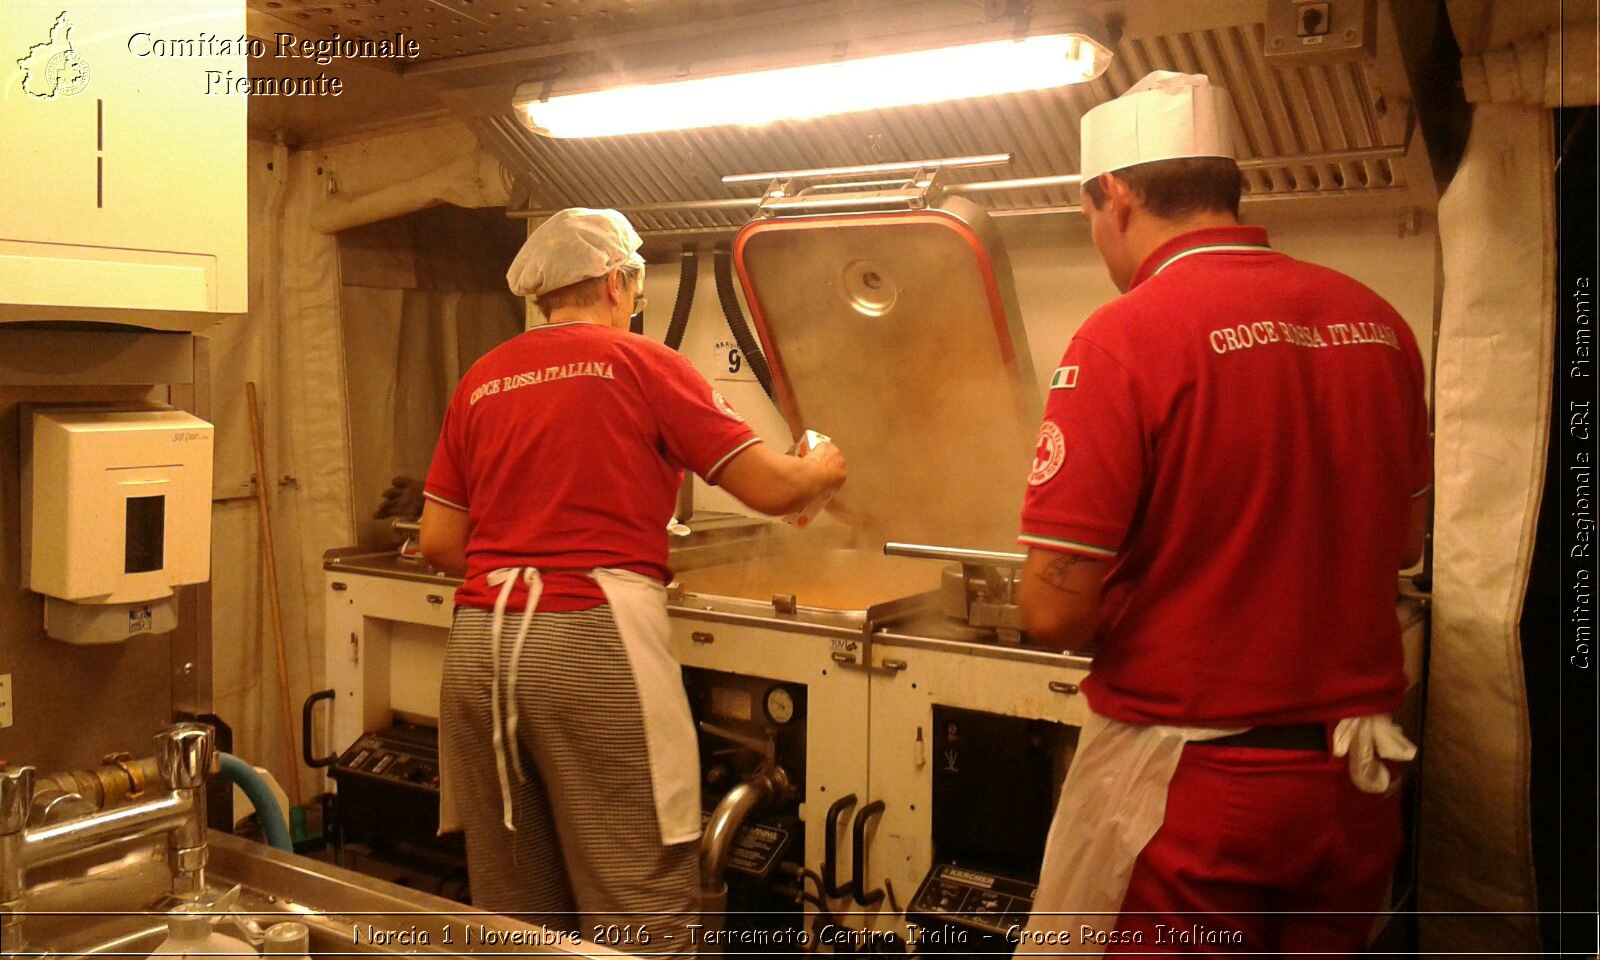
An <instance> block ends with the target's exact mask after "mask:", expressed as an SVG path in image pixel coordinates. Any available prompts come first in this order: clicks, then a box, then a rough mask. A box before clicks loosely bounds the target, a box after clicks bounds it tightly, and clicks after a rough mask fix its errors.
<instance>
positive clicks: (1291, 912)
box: [1107, 743, 1401, 957]
mask: <svg viewBox="0 0 1600 960" xmlns="http://www.w3.org/2000/svg"><path fill="white" fill-rule="evenodd" d="M1400 841H1401V826H1400V798H1399V795H1398V794H1396V795H1394V796H1388V797H1385V796H1381V795H1376V794H1369V793H1362V792H1361V791H1360V790H1357V789H1356V787H1355V784H1353V783H1351V782H1350V775H1349V772H1348V770H1347V766H1346V761H1345V760H1344V759H1342V758H1336V757H1332V756H1330V755H1328V754H1325V753H1313V752H1310V751H1301V750H1271V749H1263V748H1258V747H1207V746H1204V745H1202V744H1193V743H1191V744H1189V745H1188V746H1187V747H1185V748H1184V752H1183V759H1182V760H1181V761H1180V762H1179V764H1178V769H1177V772H1176V773H1175V774H1174V775H1173V778H1172V784H1171V787H1170V788H1169V790H1168V793H1167V810H1166V818H1165V819H1164V820H1163V822H1162V826H1161V829H1160V830H1158V831H1157V832H1156V835H1155V836H1154V837H1152V838H1151V840H1150V843H1149V844H1148V845H1147V846H1146V847H1145V849H1144V851H1143V852H1142V853H1141V854H1140V855H1139V859H1138V860H1137V861H1136V862H1135V863H1134V868H1133V876H1132V878H1131V880H1130V882H1129V884H1128V893H1127V896H1126V897H1125V898H1124V900H1123V902H1122V913H1121V915H1120V916H1119V917H1118V919H1117V934H1116V941H1117V942H1116V943H1114V944H1113V945H1112V946H1110V947H1108V949H1107V952H1108V953H1140V952H1142V953H1146V954H1151V953H1181V954H1205V955H1212V956H1234V955H1238V956H1243V955H1251V954H1253V955H1255V956H1258V957H1259V956H1262V955H1266V956H1272V955H1281V956H1294V955H1297V954H1301V953H1316V954H1321V955H1322V956H1324V957H1327V956H1343V955H1354V954H1359V953H1362V952H1363V951H1364V950H1365V948H1366V944H1367V939H1368V935H1369V933H1370V932H1371V930H1372V927H1373V921H1374V919H1375V918H1374V916H1373V913H1374V912H1375V911H1378V910H1381V909H1382V908H1383V907H1384V906H1385V902H1384V901H1385V897H1386V895H1387V892H1388V890H1389V883H1390V879H1391V877H1392V874H1393V872H1394V865H1395V859H1396V858H1397V857H1398V856H1399V852H1400ZM1338 911H1352V912H1351V913H1349V914H1347V915H1341V914H1340V913H1338ZM1136 941H1137V942H1136Z"/></svg>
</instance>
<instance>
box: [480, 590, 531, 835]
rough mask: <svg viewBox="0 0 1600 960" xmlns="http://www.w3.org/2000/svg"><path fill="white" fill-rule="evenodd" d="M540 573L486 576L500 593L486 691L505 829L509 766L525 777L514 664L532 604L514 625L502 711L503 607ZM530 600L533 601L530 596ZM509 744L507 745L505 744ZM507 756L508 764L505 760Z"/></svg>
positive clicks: (492, 622) (510, 826) (508, 825)
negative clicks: (505, 715)
mask: <svg viewBox="0 0 1600 960" xmlns="http://www.w3.org/2000/svg"><path fill="white" fill-rule="evenodd" d="M538 576H539V571H538V570H536V569H534V568H533V567H507V568H505V569H501V570H495V571H493V572H491V573H490V574H489V577H488V581H489V585H490V586H498V587H499V588H500V592H499V594H497V595H496V596H495V599H494V615H493V617H492V618H491V620H490V621H489V662H490V663H491V664H493V667H492V670H493V676H492V681H491V683H490V688H489V719H490V723H491V724H492V725H493V726H494V766H495V775H496V776H497V777H498V778H499V782H500V805H501V809H502V811H503V814H504V822H505V827H506V829H507V830H512V831H514V830H516V829H517V828H516V825H515V824H514V823H513V822H512V816H511V775H510V773H509V772H508V767H510V766H512V765H514V766H515V767H516V770H517V777H518V779H523V778H525V775H524V773H523V771H522V758H521V757H520V756H519V755H518V751H517V736H516V732H517V700H516V685H517V663H518V660H520V659H521V655H522V646H523V644H524V642H525V641H526V640H527V638H528V630H529V627H530V626H531V624H532V623H533V607H534V605H533V603H531V602H530V603H528V604H527V605H526V606H525V607H524V609H523V611H522V620H521V622H520V623H519V624H518V625H517V633H516V637H515V639H514V640H513V641H512V646H511V666H510V676H509V677H508V678H507V679H506V697H507V699H509V700H510V703H509V704H508V706H507V707H506V708H505V709H504V710H502V708H501V704H500V636H501V634H502V633H503V632H504V630H505V618H506V606H507V605H508V604H509V603H510V601H511V591H512V588H514V587H515V586H516V584H517V581H519V580H520V581H522V582H523V583H524V584H527V585H529V586H531V585H532V584H533V583H534V582H535V581H536V580H537V578H538ZM529 600H530V601H531V600H532V597H531V595H530V597H529ZM502 713H508V714H509V717H508V718H507V720H506V723H505V726H504V727H502V725H501V714H502ZM508 740H509V741H510V742H509V743H507V741H508ZM508 752H509V754H510V757H511V759H510V761H509V762H508V761H507V759H506V757H507V754H508Z"/></svg>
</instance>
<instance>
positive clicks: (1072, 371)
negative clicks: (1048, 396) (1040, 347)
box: [1050, 367, 1078, 390]
mask: <svg viewBox="0 0 1600 960" xmlns="http://www.w3.org/2000/svg"><path fill="white" fill-rule="evenodd" d="M1077 385H1078V368H1077V367H1056V372H1055V373H1053V374H1051V375H1050V389H1051V390H1071V389H1072V388H1073V387H1076V386H1077Z"/></svg>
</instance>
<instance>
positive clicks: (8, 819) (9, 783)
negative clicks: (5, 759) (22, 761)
mask: <svg viewBox="0 0 1600 960" xmlns="http://www.w3.org/2000/svg"><path fill="white" fill-rule="evenodd" d="M33 778H34V768H33V767H6V768H4V769H0V836H4V835H9V834H13V833H21V832H22V831H23V830H26V829H27V828H28V808H29V807H30V806H31V805H32V804H33Z"/></svg>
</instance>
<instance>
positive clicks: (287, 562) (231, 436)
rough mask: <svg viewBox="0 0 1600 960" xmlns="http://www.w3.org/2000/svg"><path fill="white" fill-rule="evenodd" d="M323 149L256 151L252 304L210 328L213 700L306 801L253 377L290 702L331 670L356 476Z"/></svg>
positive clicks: (311, 789)
mask: <svg viewBox="0 0 1600 960" xmlns="http://www.w3.org/2000/svg"><path fill="white" fill-rule="evenodd" d="M326 189H327V188H326V170H325V169H324V168H323V167H322V166H321V164H320V163H319V159H318V157H317V156H316V155H314V154H311V153H307V152H291V151H289V150H288V149H286V148H285V147H283V146H281V145H270V144H265V143H260V142H252V143H251V146H250V195H251V218H250V223H251V238H250V239H251V243H250V267H251V271H250V274H251V290H250V312H249V313H248V314H247V315H245V316H243V317H239V318H236V319H232V320H229V321H227V322H225V323H223V324H220V325H218V327H216V328H215V330H214V332H213V333H212V339H213V343H212V349H211V362H212V370H211V377H212V413H213V417H214V419H215V420H216V423H217V436H218V443H217V454H216V456H217V461H216V477H215V487H214V492H215V495H216V497H217V504H216V508H215V510H214V512H213V520H214V523H213V530H212V541H213V542H212V551H213V552H212V557H213V559H212V585H213V593H212V596H213V598H214V599H213V611H212V648H213V657H212V659H213V707H214V709H215V711H216V712H217V714H218V715H219V716H221V717H222V718H223V719H224V720H225V721H227V722H228V723H229V724H230V725H231V726H232V727H233V730H234V737H235V740H234V752H235V753H236V754H238V755H240V756H243V757H246V758H248V759H249V760H250V761H251V762H252V763H255V764H257V765H260V766H264V767H266V768H268V769H269V770H270V771H271V772H272V773H273V775H274V776H275V777H277V778H278V779H279V781H280V782H282V783H284V784H285V785H286V786H287V785H288V783H289V778H290V777H291V776H294V775H295V773H296V771H298V775H299V776H300V788H301V791H302V793H303V794H304V796H307V797H309V796H312V795H314V794H315V792H317V790H319V789H320V786H319V783H318V779H317V778H316V777H314V776H313V775H312V772H311V771H309V770H304V769H303V768H302V767H301V764H300V762H299V760H298V756H299V745H298V743H297V742H292V741H291V742H285V733H284V722H283V719H282V713H281V706H280V703H281V701H280V697H279V687H278V679H277V678H278V674H277V660H276V653H275V650H274V640H273V634H272V619H271V612H270V608H269V606H268V603H269V601H268V598H267V596H266V594H265V592H264V583H265V576H264V568H263V553H262V538H261V536H260V513H259V509H258V507H257V505H256V501H255V499H254V497H253V496H252V491H253V487H252V484H251V475H252V474H253V473H254V472H255V465H254V455H253V452H252V448H251V442H250V420H249V410H248V406H247V404H246V400H245V387H244V385H245V383H246V382H247V381H254V382H255V384H256V388H257V392H258V394H259V397H260V401H261V416H262V421H263V432H262V436H263V446H264V449H265V461H266V474H267V477H266V479H267V496H268V500H269V504H270V507H271V511H272V531H273V541H274V547H275V551H276V559H277V575H278V583H279V588H280V590H279V593H280V597H281V600H282V609H283V628H284V641H285V647H286V650H287V661H288V668H289V689H290V692H291V701H292V703H291V706H292V707H293V708H294V711H295V717H296V719H295V726H296V728H298V719H297V718H298V710H299V706H300V702H301V701H302V700H303V699H304V698H305V696H306V695H307V694H308V693H310V692H311V690H313V689H316V688H317V685H318V684H319V683H320V681H321V676H322V657H321V644H320V642H319V638H320V636H321V628H322V551H323V550H325V549H327V548H328V547H330V546H335V545H338V544H340V543H344V542H349V540H350V537H351V523H350V495H349V490H350V483H349V466H348V459H347V454H346V450H347V446H348V444H347V441H346V439H345V436H346V425H345V418H344V383H343V377H344V371H343V361H342V358H343V351H342V349H341V347H340V344H339V335H340V330H339V274H338V258H337V255H336V254H337V251H336V247H335V244H334V241H333V239H332V238H331V237H327V236H324V235H322V234H321V233H319V232H317V231H316V230H314V229H312V227H311V215H312V211H313V210H314V209H315V208H316V205H317V204H318V203H319V202H320V200H321V198H322V197H323V196H324V195H325V194H326Z"/></svg>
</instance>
